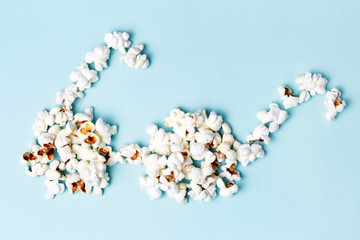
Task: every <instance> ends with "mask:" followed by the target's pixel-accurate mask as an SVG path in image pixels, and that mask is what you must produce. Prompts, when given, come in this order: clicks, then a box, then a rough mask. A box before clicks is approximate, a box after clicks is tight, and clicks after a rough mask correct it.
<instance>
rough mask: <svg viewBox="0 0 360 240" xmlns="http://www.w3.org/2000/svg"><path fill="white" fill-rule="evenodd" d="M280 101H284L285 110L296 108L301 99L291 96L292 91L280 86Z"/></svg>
mask: <svg viewBox="0 0 360 240" xmlns="http://www.w3.org/2000/svg"><path fill="white" fill-rule="evenodd" d="M278 92H279V94H280V97H281V98H280V99H281V100H282V101H283V105H284V107H285V109H288V108H292V107H296V106H297V105H298V103H299V97H297V96H294V95H291V93H292V90H291V89H290V88H289V87H286V86H280V87H279V88H278Z"/></svg>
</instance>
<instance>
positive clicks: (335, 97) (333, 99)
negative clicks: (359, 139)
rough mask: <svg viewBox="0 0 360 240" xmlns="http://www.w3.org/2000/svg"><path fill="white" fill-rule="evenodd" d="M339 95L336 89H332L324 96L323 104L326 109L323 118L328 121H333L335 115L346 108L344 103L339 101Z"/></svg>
mask: <svg viewBox="0 0 360 240" xmlns="http://www.w3.org/2000/svg"><path fill="white" fill-rule="evenodd" d="M340 95H341V92H340V91H339V89H337V88H333V89H331V91H327V92H326V94H325V101H324V103H325V107H326V109H327V112H326V113H325V117H326V119H327V120H328V121H333V120H335V117H336V115H337V113H339V112H342V110H344V107H345V106H346V101H345V100H341V98H340Z"/></svg>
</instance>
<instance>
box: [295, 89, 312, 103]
mask: <svg viewBox="0 0 360 240" xmlns="http://www.w3.org/2000/svg"><path fill="white" fill-rule="evenodd" d="M309 99H310V94H309V92H308V91H305V90H303V91H301V93H300V96H299V101H298V102H299V103H303V102H306V101H308V100H309Z"/></svg>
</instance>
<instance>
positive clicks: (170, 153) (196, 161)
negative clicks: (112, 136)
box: [121, 108, 264, 203]
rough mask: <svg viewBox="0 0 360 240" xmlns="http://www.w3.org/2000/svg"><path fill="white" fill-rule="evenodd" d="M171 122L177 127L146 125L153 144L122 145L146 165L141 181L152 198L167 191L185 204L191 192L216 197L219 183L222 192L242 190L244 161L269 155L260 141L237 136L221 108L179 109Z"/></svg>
mask: <svg viewBox="0 0 360 240" xmlns="http://www.w3.org/2000/svg"><path fill="white" fill-rule="evenodd" d="M165 125H166V126H167V127H171V128H172V129H173V132H166V131H165V130H164V129H163V128H158V127H157V126H156V125H150V126H149V127H148V128H147V129H146V132H147V133H148V134H149V135H150V136H151V138H150V144H149V146H148V147H144V148H140V147H139V146H137V145H132V146H131V147H125V148H123V149H122V150H121V153H122V155H126V156H127V158H130V159H132V160H131V161H138V164H140V162H141V161H142V162H143V164H144V165H145V167H146V175H144V176H141V177H140V178H139V182H140V185H141V188H142V189H144V190H146V192H147V194H148V195H149V197H150V198H151V199H157V198H159V197H161V195H162V193H163V192H166V193H167V195H168V196H169V198H172V199H175V200H176V201H177V202H179V203H186V202H187V195H188V196H190V197H191V198H193V199H195V200H199V201H210V200H211V199H213V198H215V197H216V194H217V193H216V189H217V188H219V193H220V195H221V196H224V197H229V196H231V195H233V194H234V193H236V192H237V191H238V186H237V185H236V181H239V180H240V173H239V172H238V171H237V170H236V168H237V165H238V161H239V162H240V163H241V164H242V165H243V166H246V165H247V164H248V163H249V162H253V161H254V160H255V159H256V158H261V157H263V156H264V151H263V150H262V147H261V146H260V145H259V144H251V145H250V144H241V143H240V142H239V141H237V140H235V138H234V136H233V135H232V134H231V128H230V126H229V124H228V123H226V122H224V121H223V118H222V116H220V115H218V114H216V113H215V112H211V113H210V114H209V116H207V114H206V112H205V110H204V109H201V110H198V111H197V112H195V113H185V112H183V111H181V110H180V109H178V108H175V109H173V110H172V111H171V112H170V114H169V116H168V117H167V118H166V119H165ZM125 152H126V154H125Z"/></svg>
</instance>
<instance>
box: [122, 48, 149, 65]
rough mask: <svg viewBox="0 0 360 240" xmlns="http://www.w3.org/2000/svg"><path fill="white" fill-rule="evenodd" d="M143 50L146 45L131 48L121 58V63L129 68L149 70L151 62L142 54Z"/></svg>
mask: <svg viewBox="0 0 360 240" xmlns="http://www.w3.org/2000/svg"><path fill="white" fill-rule="evenodd" d="M143 49H144V45H142V44H139V45H135V46H134V47H132V48H130V49H129V50H128V51H127V52H126V53H125V55H122V56H121V57H120V60H121V62H122V63H125V64H126V65H128V66H129V67H134V68H147V67H148V66H149V60H148V59H147V56H146V54H140V53H141V51H142V50H143Z"/></svg>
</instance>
